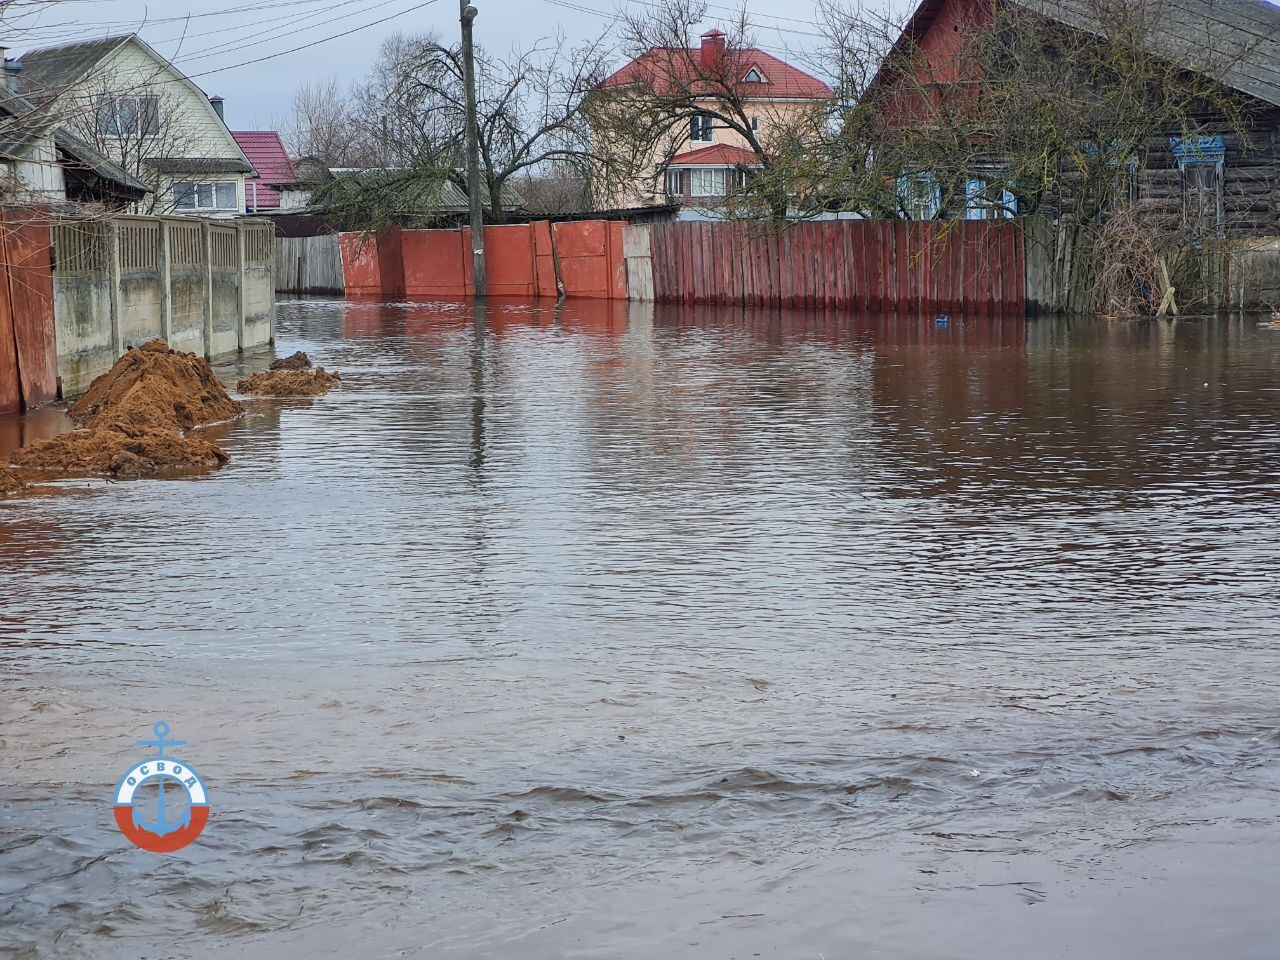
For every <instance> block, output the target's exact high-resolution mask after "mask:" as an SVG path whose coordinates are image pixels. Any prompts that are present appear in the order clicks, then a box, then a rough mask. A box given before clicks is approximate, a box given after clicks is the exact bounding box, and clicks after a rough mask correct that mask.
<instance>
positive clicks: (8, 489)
mask: <svg viewBox="0 0 1280 960" xmlns="http://www.w3.org/2000/svg"><path fill="white" fill-rule="evenodd" d="M26 486H27V483H26V481H25V480H23V479H22V478H21V477H20V476H18V475H17V474H16V473H14V472H13V471H12V470H9V469H7V468H5V467H0V497H7V496H9V495H11V494H14V493H17V492H18V491H20V490H23V489H25V488H26Z"/></svg>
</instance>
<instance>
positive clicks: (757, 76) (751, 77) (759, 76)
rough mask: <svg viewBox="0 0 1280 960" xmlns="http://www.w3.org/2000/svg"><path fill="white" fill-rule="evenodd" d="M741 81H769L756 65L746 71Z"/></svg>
mask: <svg viewBox="0 0 1280 960" xmlns="http://www.w3.org/2000/svg"><path fill="white" fill-rule="evenodd" d="M742 82H743V83H768V82H769V81H768V80H766V79H765V78H764V74H763V73H761V72H760V71H759V70H758V69H757V68H756V67H752V68H751V69H750V70H748V71H747V75H746V76H745V77H743V78H742Z"/></svg>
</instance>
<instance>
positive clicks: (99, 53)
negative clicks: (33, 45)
mask: <svg viewBox="0 0 1280 960" xmlns="http://www.w3.org/2000/svg"><path fill="white" fill-rule="evenodd" d="M130 39H131V38H130V36H118V37H106V38H104V39H102V40H88V41H84V42H81V43H64V44H62V45H61V46H58V47H43V48H41V49H39V50H28V51H27V52H26V53H24V54H23V55H22V56H21V57H19V58H18V61H17V62H18V64H19V66H21V68H22V72H21V73H20V74H19V75H18V76H19V77H20V82H21V83H22V88H21V89H22V91H23V93H26V94H28V95H38V96H41V97H44V96H56V95H58V94H59V93H62V92H63V91H64V90H66V88H67V87H69V86H71V85H72V84H74V83H75V82H76V81H78V80H80V79H81V78H82V77H84V75H85V74H87V73H88V72H89V71H90V70H92V69H93V68H94V67H95V66H97V65H98V64H99V63H101V62H102V60H103V59H104V58H105V57H106V56H107V55H108V54H111V53H113V52H115V51H116V50H117V49H119V48H120V47H122V46H123V45H124V44H126V43H128V42H129V40H130Z"/></svg>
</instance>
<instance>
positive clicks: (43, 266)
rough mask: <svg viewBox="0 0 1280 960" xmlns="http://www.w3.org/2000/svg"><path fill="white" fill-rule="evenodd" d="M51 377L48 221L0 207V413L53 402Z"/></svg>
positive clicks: (54, 363)
mask: <svg viewBox="0 0 1280 960" xmlns="http://www.w3.org/2000/svg"><path fill="white" fill-rule="evenodd" d="M57 378H58V355H57V347H56V345H55V342H54V330H53V282H52V278H51V270H50V257H49V221H48V219H47V217H45V216H44V215H43V213H42V212H40V211H37V212H33V211H31V210H27V209H23V208H16V207H11V208H0V413H9V412H13V411H16V410H24V409H30V408H32V407H37V406H39V405H40V404H42V403H47V402H48V401H50V400H53V399H55V398H56V396H57V392H58V379H57Z"/></svg>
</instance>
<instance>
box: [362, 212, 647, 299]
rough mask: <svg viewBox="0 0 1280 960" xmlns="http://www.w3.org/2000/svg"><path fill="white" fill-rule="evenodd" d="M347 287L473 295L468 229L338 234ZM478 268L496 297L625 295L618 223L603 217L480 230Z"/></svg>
mask: <svg viewBox="0 0 1280 960" xmlns="http://www.w3.org/2000/svg"><path fill="white" fill-rule="evenodd" d="M339 243H340V245H341V249H342V261H343V273H344V275H345V283H346V291H347V295H348V296H353V297H367V296H379V297H411V298H417V299H428V300H429V299H433V298H436V299H446V300H451V299H457V298H460V297H469V296H471V295H472V293H473V290H474V286H473V280H472V277H471V230H470V229H469V228H467V227H463V228H461V229H457V230H402V229H399V228H392V229H390V230H386V231H383V232H382V233H380V234H378V235H377V236H376V237H375V236H371V235H369V234H359V233H344V234H342V235H341V236H340V237H339ZM484 244H485V269H486V271H487V279H488V283H489V294H490V295H491V296H495V297H551V298H553V299H554V298H555V297H557V296H558V295H559V290H560V287H561V286H562V287H563V289H564V294H565V296H567V297H580V298H584V299H595V300H611V299H612V300H625V299H627V284H626V268H625V263H624V259H623V255H622V224H621V223H618V222H611V221H607V220H577V221H573V222H567V223H548V222H547V221H545V220H539V221H535V222H533V223H522V224H511V225H508V226H493V227H485V228H484Z"/></svg>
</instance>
